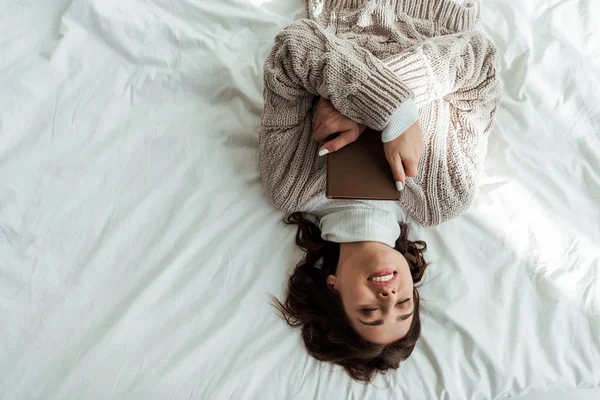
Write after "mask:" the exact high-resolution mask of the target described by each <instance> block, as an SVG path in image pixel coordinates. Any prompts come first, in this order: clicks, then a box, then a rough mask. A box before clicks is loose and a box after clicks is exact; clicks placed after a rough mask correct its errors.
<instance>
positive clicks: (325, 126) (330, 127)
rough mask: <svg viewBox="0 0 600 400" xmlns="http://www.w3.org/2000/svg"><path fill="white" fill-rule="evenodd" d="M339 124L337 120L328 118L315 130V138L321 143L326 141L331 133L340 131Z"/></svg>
mask: <svg viewBox="0 0 600 400" xmlns="http://www.w3.org/2000/svg"><path fill="white" fill-rule="evenodd" d="M339 131H340V130H339V129H338V124H337V123H336V122H335V121H332V120H327V121H324V122H322V123H321V124H320V125H319V128H318V129H317V130H316V131H314V132H313V139H314V140H316V141H317V142H319V143H324V142H325V140H326V139H327V138H328V137H329V135H331V134H333V133H336V132H339Z"/></svg>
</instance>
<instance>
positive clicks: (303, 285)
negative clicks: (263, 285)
mask: <svg viewBox="0 0 600 400" xmlns="http://www.w3.org/2000/svg"><path fill="white" fill-rule="evenodd" d="M284 222H285V223H286V224H287V225H296V226H297V227H298V231H297V232H296V244H297V245H298V246H299V247H300V248H301V249H302V250H303V251H304V252H305V254H304V258H303V259H302V261H300V262H299V263H298V265H296V268H295V269H294V272H293V273H292V275H291V276H290V279H289V281H288V293H287V297H286V299H285V301H284V302H283V303H282V302H281V301H279V300H278V299H277V298H274V305H275V307H276V308H277V309H278V310H279V312H280V313H281V315H282V317H283V318H284V319H285V320H286V322H287V323H288V325H290V326H292V327H301V328H302V339H303V340H304V345H305V346H306V349H307V351H308V353H309V354H310V355H311V356H313V357H314V358H316V359H317V360H320V361H327V362H331V363H334V364H338V365H340V366H342V367H343V368H344V370H346V372H347V373H348V374H349V375H350V376H351V377H352V378H353V379H355V380H357V381H361V382H365V383H368V382H370V381H371V380H372V379H373V377H374V376H375V374H376V373H378V372H385V371H388V370H390V369H397V368H398V366H399V365H400V362H401V361H404V360H406V359H407V358H408V356H410V354H411V353H412V351H413V349H414V348H415V345H416V343H417V340H418V339H419V335H420V334H421V321H420V319H419V293H418V291H417V289H416V287H415V288H414V289H413V295H414V299H415V300H414V307H415V311H414V317H413V320H412V323H411V325H410V328H409V330H408V333H407V334H406V336H404V337H403V338H402V339H399V340H397V341H395V342H393V343H390V344H387V345H382V344H376V343H371V342H369V341H366V340H365V339H363V338H362V337H361V336H360V335H358V333H356V332H355V331H354V329H353V328H352V326H351V325H350V322H349V320H348V317H347V316H346V313H345V312H344V308H343V305H342V301H341V298H340V296H339V294H338V293H337V291H334V290H332V289H330V288H329V287H328V286H327V283H326V279H327V277H328V276H329V275H331V274H335V272H336V269H337V265H338V260H339V255H340V245H339V244H338V243H333V242H328V241H326V240H324V239H322V238H321V230H320V229H319V227H318V226H317V225H315V224H314V223H312V222H311V221H309V220H308V219H306V218H305V217H304V216H303V215H302V213H298V212H296V213H293V214H290V215H289V216H288V217H287V218H286V219H285V221H284ZM395 249H396V250H397V251H399V252H400V253H402V255H403V256H404V257H405V258H406V261H407V262H408V265H409V267H410V273H411V275H412V279H413V284H417V283H418V282H420V281H421V279H422V278H423V273H424V272H425V269H426V268H427V265H428V264H427V263H426V262H425V259H424V258H423V253H424V252H425V251H426V250H427V245H426V244H425V242H423V241H415V242H413V241H410V240H408V226H407V225H406V224H401V233H400V237H399V238H398V239H397V240H396V246H395Z"/></svg>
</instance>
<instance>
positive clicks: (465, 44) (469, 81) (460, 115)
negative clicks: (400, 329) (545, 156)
mask: <svg viewBox="0 0 600 400" xmlns="http://www.w3.org/2000/svg"><path fill="white" fill-rule="evenodd" d="M307 8H308V16H309V18H310V19H301V20H298V21H296V22H294V23H293V24H292V25H290V26H289V27H287V28H286V29H284V30H283V31H282V32H281V33H280V34H279V35H278V36H277V37H276V38H275V45H274V47H273V49H272V50H271V52H270V53H269V55H268V57H267V60H266V62H265V67H264V92H263V94H264V99H265V104H264V110H263V115H262V120H261V129H260V134H259V162H260V171H261V178H262V181H263V185H264V187H265V189H266V192H267V195H268V197H269V199H270V200H271V201H272V202H273V203H274V204H275V205H276V206H277V207H279V208H281V209H282V210H284V211H288V212H292V211H298V210H301V209H302V208H303V207H304V206H305V205H306V204H307V203H308V202H309V201H310V200H311V199H314V198H316V197H318V196H320V195H322V194H323V193H324V192H325V183H326V172H327V171H326V162H325V161H326V160H325V158H324V157H319V156H318V148H319V144H318V143H317V142H315V141H313V140H312V138H311V136H312V126H311V119H312V108H313V104H314V102H315V101H316V99H318V97H325V98H327V99H329V100H330V101H331V102H332V104H333V105H334V107H335V108H336V109H337V110H338V111H339V112H341V113H342V114H343V115H345V116H346V117H348V118H350V119H352V120H354V121H355V122H357V123H361V124H364V125H366V126H369V127H370V128H372V129H374V130H377V131H384V130H385V129H386V127H388V125H390V121H391V120H392V115H394V113H396V112H397V110H398V109H400V108H401V107H402V106H403V104H406V102H407V101H409V100H410V101H413V102H414V103H415V105H416V107H417V110H418V114H419V121H420V124H421V131H422V134H423V139H424V142H425V153H424V155H423V156H422V158H421V160H420V161H419V164H418V167H417V171H418V174H417V176H416V177H415V178H411V179H408V180H407V181H406V185H405V188H404V192H403V196H402V200H401V203H402V205H403V206H404V208H405V209H406V210H408V212H409V213H410V214H411V215H412V216H413V217H414V218H415V219H416V220H417V221H419V222H421V223H422V224H423V225H426V226H430V225H436V224H440V223H442V222H444V221H446V220H448V219H451V218H453V217H456V216H458V215H459V214H460V213H462V212H463V211H465V210H466V209H467V208H468V206H469V205H470V203H471V201H472V198H473V195H474V192H475V189H476V185H477V179H478V176H479V171H480V169H481V164H482V161H483V158H484V157H485V154H486V150H487V136H488V134H489V132H490V130H491V127H492V122H493V119H494V114H495V112H496V110H497V107H498V104H499V99H500V91H499V85H498V82H497V79H496V69H495V62H496V49H495V47H494V46H493V45H492V44H491V42H490V41H489V40H488V39H487V38H486V37H485V35H484V34H483V33H482V32H481V31H479V30H478V29H476V28H477V24H478V9H477V7H476V6H475V5H473V4H471V3H469V4H468V5H467V6H462V5H459V4H457V3H454V2H453V1H452V0H367V1H365V0H309V1H308V4H307ZM388 130H389V129H388Z"/></svg>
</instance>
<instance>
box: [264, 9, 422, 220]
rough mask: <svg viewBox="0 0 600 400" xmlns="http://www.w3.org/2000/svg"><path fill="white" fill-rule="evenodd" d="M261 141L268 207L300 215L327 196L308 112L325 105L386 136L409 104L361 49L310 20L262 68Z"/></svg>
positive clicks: (287, 35)
mask: <svg viewBox="0 0 600 400" xmlns="http://www.w3.org/2000/svg"><path fill="white" fill-rule="evenodd" d="M263 95H264V100H265V104H264V110H263V114H262V120H261V128H260V139H259V160H260V170H261V178H262V180H263V185H264V186H265V189H266V192H267V195H268V197H269V198H270V200H271V201H272V202H273V203H274V204H275V205H276V206H277V207H279V208H281V209H283V210H284V211H297V210H299V209H300V208H301V207H302V206H303V205H304V204H306V203H307V202H308V201H309V200H311V199H312V198H313V197H315V196H316V195H318V194H320V193H322V192H323V190H324V179H325V177H324V175H325V173H324V171H325V162H324V160H318V159H316V157H317V148H318V144H317V143H316V142H314V141H313V140H312V139H311V133H312V132H311V129H312V127H311V121H310V120H311V112H312V110H311V108H312V105H313V101H314V99H315V98H316V97H317V96H321V97H325V98H327V99H329V100H330V101H331V102H332V104H333V105H334V107H335V108H336V109H337V110H339V111H340V112H341V113H342V114H344V115H345V116H347V117H348V118H350V119H352V120H354V121H355V122H357V123H362V124H364V125H367V126H369V127H371V128H373V129H375V130H383V129H384V128H385V127H386V126H387V125H388V123H389V121H390V119H391V117H392V115H393V114H394V113H395V111H396V110H398V109H399V108H400V106H401V105H402V104H403V103H404V102H405V101H406V100H407V99H410V97H411V92H410V90H408V88H407V86H406V85H405V84H404V83H403V82H402V81H401V80H400V79H399V77H398V76H397V75H396V74H395V73H394V72H393V71H391V70H390V69H389V68H388V67H387V66H386V65H385V64H384V63H383V62H382V61H380V60H378V59H377V58H375V57H374V56H373V55H372V54H371V53H370V52H369V51H367V50H365V49H363V48H361V47H359V46H358V45H356V44H354V43H352V42H350V41H347V40H343V39H340V38H338V37H336V36H335V35H333V34H331V33H329V32H327V31H326V30H325V29H324V28H323V27H321V26H320V25H318V24H317V23H315V22H313V21H310V20H298V21H296V22H294V23H293V24H292V25H290V26H289V27H287V28H286V29H285V30H283V31H282V32H281V33H280V34H279V35H278V36H277V37H276V38H275V45H274V46H273V48H272V50H271V52H270V53H269V55H268V57H267V59H266V61H265V65H264V92H263Z"/></svg>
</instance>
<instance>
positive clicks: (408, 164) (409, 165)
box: [402, 159, 417, 177]
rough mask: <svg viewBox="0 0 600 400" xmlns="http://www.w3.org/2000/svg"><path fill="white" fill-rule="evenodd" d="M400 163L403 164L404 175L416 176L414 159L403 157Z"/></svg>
mask: <svg viewBox="0 0 600 400" xmlns="http://www.w3.org/2000/svg"><path fill="white" fill-rule="evenodd" d="M402 165H403V166H404V173H405V174H406V176H410V177H415V176H417V162H416V161H415V160H407V159H403V160H402Z"/></svg>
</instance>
